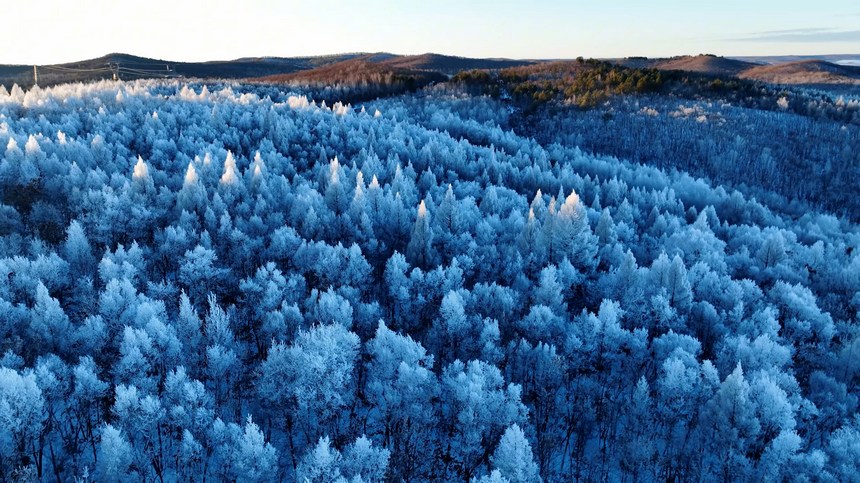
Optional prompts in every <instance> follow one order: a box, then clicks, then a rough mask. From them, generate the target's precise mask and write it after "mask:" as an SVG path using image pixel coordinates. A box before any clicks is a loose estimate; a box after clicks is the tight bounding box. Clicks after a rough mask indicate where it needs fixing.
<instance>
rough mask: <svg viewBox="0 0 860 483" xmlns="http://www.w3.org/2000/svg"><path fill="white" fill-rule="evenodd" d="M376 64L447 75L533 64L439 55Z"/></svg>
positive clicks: (509, 60) (402, 56)
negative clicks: (472, 70) (465, 71)
mask: <svg viewBox="0 0 860 483" xmlns="http://www.w3.org/2000/svg"><path fill="white" fill-rule="evenodd" d="M374 62H377V61H376V60H374ZM378 62H380V63H382V64H384V65H386V66H390V67H393V68H398V69H410V70H429V71H433V72H439V73H442V74H447V75H454V74H456V73H457V72H460V71H464V70H471V69H486V70H496V69H506V68H509V67H517V66H523V65H532V64H535V62H533V61H527V60H511V59H474V58H469V57H456V56H451V55H440V54H422V55H397V56H392V57H390V58H387V59H384V60H381V61H378Z"/></svg>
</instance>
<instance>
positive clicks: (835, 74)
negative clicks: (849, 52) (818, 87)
mask: <svg viewBox="0 0 860 483" xmlns="http://www.w3.org/2000/svg"><path fill="white" fill-rule="evenodd" d="M739 77H740V78H742V79H753V80H758V81H762V82H769V83H772V84H849V85H860V67H855V66H848V65H839V64H833V63H830V62H826V61H823V60H804V61H800V62H789V63H785V64H777V65H762V66H758V67H753V68H751V69H748V70H745V71H743V72H741V73H740V75H739Z"/></svg>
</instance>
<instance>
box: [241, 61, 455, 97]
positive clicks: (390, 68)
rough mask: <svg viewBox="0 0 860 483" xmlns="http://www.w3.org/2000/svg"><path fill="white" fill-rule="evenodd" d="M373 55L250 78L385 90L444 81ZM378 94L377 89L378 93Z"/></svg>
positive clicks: (427, 72) (365, 89)
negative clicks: (378, 58) (379, 60)
mask: <svg viewBox="0 0 860 483" xmlns="http://www.w3.org/2000/svg"><path fill="white" fill-rule="evenodd" d="M374 55H376V54H373V55H367V56H362V57H358V58H355V59H349V60H344V61H342V62H336V63H333V64H329V65H324V66H322V67H317V68H315V69H310V70H302V71H299V72H293V73H289V74H278V75H271V76H265V77H259V78H255V79H252V81H254V82H262V83H276V84H294V85H309V86H324V85H337V86H341V87H356V88H360V89H361V90H362V91H368V92H369V91H373V92H374V93H376V91H377V90H379V89H382V90H384V91H386V92H388V91H391V90H392V89H393V90H394V91H404V90H412V89H415V88H419V87H423V86H425V85H427V84H430V83H432V82H441V81H445V80H447V76H445V75H443V74H441V73H439V72H434V71H429V70H414V69H407V68H403V67H396V66H395V64H388V63H385V62H373V61H372V58H373V56H374ZM380 93H381V92H380Z"/></svg>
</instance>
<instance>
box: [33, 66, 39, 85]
mask: <svg viewBox="0 0 860 483" xmlns="http://www.w3.org/2000/svg"><path fill="white" fill-rule="evenodd" d="M33 85H34V86H37V85H39V71H38V70H36V66H35V65H34V66H33Z"/></svg>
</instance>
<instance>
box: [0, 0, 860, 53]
mask: <svg viewBox="0 0 860 483" xmlns="http://www.w3.org/2000/svg"><path fill="white" fill-rule="evenodd" d="M3 3H7V5H6V6H5V7H3V8H2V11H3V12H4V17H5V22H3V24H4V27H3V31H4V32H3V33H4V38H6V41H7V47H6V48H5V49H2V51H0V63H25V64H32V63H38V64H46V63H58V62H68V61H72V60H79V59H83V58H92V57H98V56H101V55H104V54H106V53H109V52H126V53H132V54H136V55H142V56H147V57H156V58H162V59H169V60H186V61H195V60H214V59H233V58H237V57H244V56H283V57H288V56H297V55H319V54H330V53H339V52H378V51H386V52H394V53H401V54H418V53H424V52H438V53H444V54H452V55H463V56H474V57H510V58H573V57H577V56H580V55H582V56H585V57H622V56H633V55H645V56H649V57H658V56H671V55H681V54H698V53H713V54H718V55H737V56H741V55H786V54H845V53H851V54H860V2H858V1H857V0H821V1H817V2H812V1H797V0H784V1H773V0H719V1H713V2H700V1H695V0H687V1H683V0H641V1H633V0H621V1H605V2H600V1H594V0H591V1H580V0H568V1H560V0H532V1H529V2H523V1H509V0H476V1H471V2H469V1H454V0H433V1H409V0H368V1H363V2H348V1H334V0H316V1H306V0H280V1H278V0H247V1H245V2H238V1H228V0H209V1H199V0H194V1H182V0H147V1H141V0H135V1H124V0H89V1H77V0H75V1H56V0H48V1H45V0H41V1H40V0H30V1H24V2H14V5H12V4H11V3H12V2H10V0H3Z"/></svg>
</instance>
